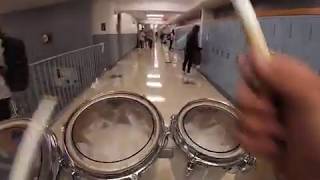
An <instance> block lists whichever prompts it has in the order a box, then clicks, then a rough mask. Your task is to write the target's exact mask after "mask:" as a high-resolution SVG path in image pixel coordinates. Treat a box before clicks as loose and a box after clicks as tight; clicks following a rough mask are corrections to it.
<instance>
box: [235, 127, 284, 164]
mask: <svg viewBox="0 0 320 180" xmlns="http://www.w3.org/2000/svg"><path fill="white" fill-rule="evenodd" d="M237 137H238V140H239V142H241V146H242V147H243V148H244V149H245V150H246V151H248V152H250V153H252V154H254V155H257V156H263V157H266V158H269V159H275V158H276V157H278V156H279V154H280V152H281V151H280V150H279V149H278V146H277V144H275V143H274V141H272V140H271V139H270V138H267V137H263V136H261V137H252V136H248V135H247V134H244V133H238V136H237Z"/></svg>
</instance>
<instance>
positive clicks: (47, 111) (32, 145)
mask: <svg viewBox="0 0 320 180" xmlns="http://www.w3.org/2000/svg"><path fill="white" fill-rule="evenodd" d="M55 105H56V100H55V99H53V98H45V99H43V100H42V101H41V102H40V105H39V107H38V109H37V110H36V112H35V113H34V114H33V117H32V120H31V122H30V123H29V125H28V127H27V129H26V130H25V133H24V135H23V138H22V141H21V143H20V145H19V148H18V151H17V154H16V158H15V160H14V163H13V168H12V170H11V172H10V178H9V179H10V180H26V179H27V178H28V177H29V175H30V170H31V169H32V166H33V165H32V163H33V160H34V157H35V156H38V155H36V150H37V148H38V147H39V143H40V141H41V137H42V135H43V132H44V130H45V128H46V127H47V123H48V121H49V119H50V116H51V114H52V112H53V110H54V107H55Z"/></svg>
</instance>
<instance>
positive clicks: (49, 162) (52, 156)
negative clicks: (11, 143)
mask: <svg viewBox="0 0 320 180" xmlns="http://www.w3.org/2000/svg"><path fill="white" fill-rule="evenodd" d="M30 121H31V120H30V119H29V118H12V119H8V120H5V121H2V122H0V131H2V130H5V129H10V128H27V127H28V124H29V122H30ZM43 138H44V139H43V140H42V144H41V147H40V150H41V164H40V169H39V177H38V178H39V180H47V179H52V180H55V178H56V175H57V171H58V168H59V160H58V159H59V156H60V154H59V153H58V151H59V148H58V144H57V139H56V137H55V135H54V133H53V132H52V131H51V130H49V129H45V134H44V135H43ZM46 153H48V154H46ZM44 162H45V163H44Z"/></svg>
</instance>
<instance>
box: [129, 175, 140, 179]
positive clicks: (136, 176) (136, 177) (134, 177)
mask: <svg viewBox="0 0 320 180" xmlns="http://www.w3.org/2000/svg"><path fill="white" fill-rule="evenodd" d="M130 179H131V180H138V179H139V176H138V175H137V174H133V175H132V176H131V177H130Z"/></svg>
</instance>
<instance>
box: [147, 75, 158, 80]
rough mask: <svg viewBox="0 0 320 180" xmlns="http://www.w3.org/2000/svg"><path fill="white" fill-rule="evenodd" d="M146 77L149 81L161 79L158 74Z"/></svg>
mask: <svg viewBox="0 0 320 180" xmlns="http://www.w3.org/2000/svg"><path fill="white" fill-rule="evenodd" d="M147 77H148V78H149V79H159V78H160V77H161V75H160V74H148V75H147Z"/></svg>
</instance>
